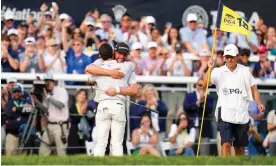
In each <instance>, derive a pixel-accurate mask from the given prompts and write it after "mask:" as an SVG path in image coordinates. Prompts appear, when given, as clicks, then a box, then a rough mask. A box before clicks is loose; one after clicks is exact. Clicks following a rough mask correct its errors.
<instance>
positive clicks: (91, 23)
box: [84, 20, 96, 27]
mask: <svg viewBox="0 0 276 166" xmlns="http://www.w3.org/2000/svg"><path fill="white" fill-rule="evenodd" d="M84 24H85V25H87V26H88V25H91V26H93V27H96V24H95V22H94V21H91V20H87V21H85V22H84Z"/></svg>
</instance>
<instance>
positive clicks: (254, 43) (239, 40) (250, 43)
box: [227, 31, 259, 52]
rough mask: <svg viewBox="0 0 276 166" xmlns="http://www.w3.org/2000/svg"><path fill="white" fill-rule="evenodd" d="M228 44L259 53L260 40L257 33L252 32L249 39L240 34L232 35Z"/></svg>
mask: <svg viewBox="0 0 276 166" xmlns="http://www.w3.org/2000/svg"><path fill="white" fill-rule="evenodd" d="M227 43H228V44H235V45H236V46H238V47H239V48H247V49H250V50H251V51H252V52H257V49H258V46H259V45H258V38H257V35H256V34H255V32H253V31H251V36H250V37H247V36H245V35H242V34H239V33H231V34H230V35H229V39H228V41H227Z"/></svg>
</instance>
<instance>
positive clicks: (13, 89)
mask: <svg viewBox="0 0 276 166" xmlns="http://www.w3.org/2000/svg"><path fill="white" fill-rule="evenodd" d="M15 91H22V88H21V86H20V85H19V84H16V85H14V86H13V88H12V92H15Z"/></svg>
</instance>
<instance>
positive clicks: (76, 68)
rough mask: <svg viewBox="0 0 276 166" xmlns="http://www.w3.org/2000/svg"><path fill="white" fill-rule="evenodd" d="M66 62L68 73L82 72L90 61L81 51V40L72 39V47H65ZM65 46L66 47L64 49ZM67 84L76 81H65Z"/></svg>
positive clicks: (72, 83) (74, 83)
mask: <svg viewBox="0 0 276 166" xmlns="http://www.w3.org/2000/svg"><path fill="white" fill-rule="evenodd" d="M63 47H64V49H65V50H66V64H67V73H68V74H84V72H85V68H86V66H88V65H89V64H90V63H91V58H90V57H88V56H87V55H85V54H84V53H83V52H82V48H83V41H82V40H81V39H74V40H73V46H72V47H66V46H65V45H63ZM66 48H67V49H66ZM67 84H68V85H76V84H77V83H76V82H67Z"/></svg>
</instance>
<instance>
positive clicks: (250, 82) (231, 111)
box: [211, 64, 256, 124]
mask: <svg viewBox="0 0 276 166" xmlns="http://www.w3.org/2000/svg"><path fill="white" fill-rule="evenodd" d="M211 83H212V84H215V85H216V89H217V95H218V102H217V107H216V111H215V117H216V120H218V108H219V107H221V119H222V120H223V121H225V122H229V123H234V124H245V123H248V121H249V115H248V106H249V104H250V102H251V100H252V92H251V87H253V86H255V85H256V83H255V79H254V77H253V76H252V74H251V72H250V70H249V68H248V67H245V66H243V65H240V64H238V66H237V68H236V69H235V70H234V71H233V72H231V71H230V70H229V69H228V67H227V66H226V65H224V66H222V67H219V68H214V70H213V71H212V73H211Z"/></svg>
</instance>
